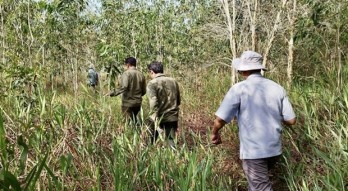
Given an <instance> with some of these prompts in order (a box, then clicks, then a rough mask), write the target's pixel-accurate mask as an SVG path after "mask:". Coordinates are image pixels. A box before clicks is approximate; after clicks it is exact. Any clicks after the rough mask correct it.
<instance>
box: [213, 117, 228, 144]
mask: <svg viewBox="0 0 348 191" xmlns="http://www.w3.org/2000/svg"><path fill="white" fill-rule="evenodd" d="M225 124H226V122H225V121H224V120H223V119H221V118H220V117H216V119H215V120H214V125H213V130H212V134H211V142H212V143H213V144H215V145H217V144H220V143H222V141H221V136H220V134H219V130H220V129H221V128H222V127H223V126H224V125H225Z"/></svg>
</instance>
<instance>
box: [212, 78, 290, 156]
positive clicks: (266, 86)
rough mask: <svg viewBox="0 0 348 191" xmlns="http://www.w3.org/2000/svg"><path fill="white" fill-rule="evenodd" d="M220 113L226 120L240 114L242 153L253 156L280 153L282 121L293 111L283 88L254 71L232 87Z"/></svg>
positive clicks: (241, 154) (242, 154)
mask: <svg viewBox="0 0 348 191" xmlns="http://www.w3.org/2000/svg"><path fill="white" fill-rule="evenodd" d="M217 116H220V117H222V119H225V120H226V121H230V119H231V118H232V117H234V116H237V118H238V127H239V137H240V140H241V145H240V147H241V149H240V157H241V159H254V158H266V157H270V156H276V155H279V154H281V152H282V151H281V141H280V136H281V131H282V121H284V120H288V119H291V118H293V117H294V113H293V110H292V107H291V105H290V102H289V100H288V97H287V95H286V92H285V90H284V88H282V87H281V86H280V85H279V84H277V83H275V82H273V81H271V80H269V79H266V78H264V77H263V76H262V75H260V74H253V75H250V76H249V77H248V78H247V79H246V80H244V81H242V82H239V83H238V84H236V85H234V86H233V87H232V88H231V89H230V91H229V92H228V93H227V95H226V97H225V99H224V101H223V102H222V104H221V106H220V108H219V110H218V111H217Z"/></svg>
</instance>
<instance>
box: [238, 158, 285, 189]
mask: <svg viewBox="0 0 348 191" xmlns="http://www.w3.org/2000/svg"><path fill="white" fill-rule="evenodd" d="M279 158H280V156H274V157H269V158H261V159H243V160H242V162H243V170H244V174H245V175H246V177H247V179H248V191H272V190H273V189H272V184H271V181H270V179H269V175H268V173H269V170H271V169H272V168H273V167H274V166H275V164H276V163H277V162H278V161H279Z"/></svg>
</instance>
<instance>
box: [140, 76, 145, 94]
mask: <svg viewBox="0 0 348 191" xmlns="http://www.w3.org/2000/svg"><path fill="white" fill-rule="evenodd" d="M145 94H146V80H145V77H144V76H143V83H142V85H141V95H142V96H143V95H145Z"/></svg>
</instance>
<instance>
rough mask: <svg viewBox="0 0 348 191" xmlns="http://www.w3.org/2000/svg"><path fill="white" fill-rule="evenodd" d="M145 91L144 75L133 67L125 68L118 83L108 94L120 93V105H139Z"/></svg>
mask: <svg viewBox="0 0 348 191" xmlns="http://www.w3.org/2000/svg"><path fill="white" fill-rule="evenodd" d="M145 93H146V82H145V77H144V75H143V74H142V73H141V72H139V71H138V70H137V69H136V68H135V67H131V68H129V69H128V70H126V71H125V72H124V73H123V74H122V76H121V79H120V85H119V87H118V88H117V89H116V90H115V92H113V93H111V94H110V96H117V95H119V94H122V106H124V107H139V106H141V102H142V100H143V98H142V96H143V95H145Z"/></svg>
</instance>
